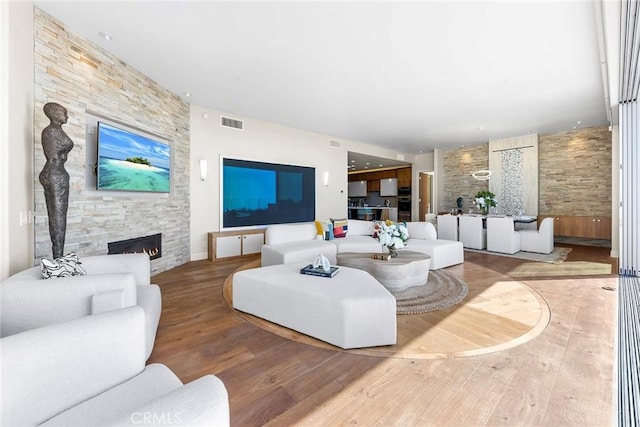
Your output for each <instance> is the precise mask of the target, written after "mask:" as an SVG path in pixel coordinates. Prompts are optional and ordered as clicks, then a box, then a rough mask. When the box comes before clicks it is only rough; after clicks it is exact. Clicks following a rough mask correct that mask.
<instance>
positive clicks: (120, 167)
mask: <svg viewBox="0 0 640 427" xmlns="http://www.w3.org/2000/svg"><path fill="white" fill-rule="evenodd" d="M97 174H98V177H97V188H98V190H123V191H146V192H153V193H168V192H169V191H170V190H171V146H170V145H169V144H166V143H163V142H160V141H156V140H154V139H151V138H147V137H146V136H143V135H141V134H137V133H134V132H131V131H128V130H125V129H120V128H117V127H115V126H112V125H110V124H107V123H104V122H98V164H97Z"/></svg>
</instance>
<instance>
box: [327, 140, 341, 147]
mask: <svg viewBox="0 0 640 427" xmlns="http://www.w3.org/2000/svg"><path fill="white" fill-rule="evenodd" d="M329 147H331V148H340V149H341V148H342V142H340V141H334V140H332V139H330V140H329Z"/></svg>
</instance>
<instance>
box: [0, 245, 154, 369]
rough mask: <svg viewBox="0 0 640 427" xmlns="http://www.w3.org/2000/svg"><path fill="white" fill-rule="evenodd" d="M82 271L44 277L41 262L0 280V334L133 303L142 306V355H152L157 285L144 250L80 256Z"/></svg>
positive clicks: (9, 333) (3, 334) (17, 331)
mask: <svg viewBox="0 0 640 427" xmlns="http://www.w3.org/2000/svg"><path fill="white" fill-rule="evenodd" d="M80 262H82V265H83V267H84V268H85V269H86V271H87V275H86V276H74V277H58V278H51V279H44V278H43V276H42V271H41V270H40V267H33V268H29V269H27V270H24V271H21V272H19V273H16V274H14V275H13V276H11V277H9V278H8V279H6V280H5V281H3V282H2V284H0V336H2V337H5V336H7V335H13V334H17V333H20V332H23V331H27V330H29V329H34V328H39V327H42V326H47V325H51V324H54V323H60V322H66V321H68V320H72V319H77V318H79V317H83V316H89V315H92V314H98V313H102V312H105V311H110V310H116V309H120V308H125V307H129V306H133V305H137V306H140V307H142V308H143V309H144V314H145V318H146V336H145V342H146V349H147V351H146V355H147V358H149V356H150V355H151V352H152V350H153V345H154V343H155V339H156V332H157V330H158V322H159V321H160V312H161V310H162V297H161V294H160V288H159V287H158V286H157V285H153V284H151V264H150V260H149V256H148V255H147V254H121V255H96V256H87V257H82V256H81V257H80Z"/></svg>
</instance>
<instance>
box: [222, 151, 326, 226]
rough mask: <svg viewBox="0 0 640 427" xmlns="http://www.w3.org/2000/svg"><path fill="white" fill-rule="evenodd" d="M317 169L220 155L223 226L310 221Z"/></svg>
mask: <svg viewBox="0 0 640 427" xmlns="http://www.w3.org/2000/svg"><path fill="white" fill-rule="evenodd" d="M315 189H316V171H315V168H312V167H306V166H295V165H283V164H277V163H264V162H255V161H249V160H238V159H228V158H223V159H222V228H224V229H226V228H233V227H247V226H259V225H269V224H284V223H291V222H305V221H313V220H314V219H315V212H316V193H315Z"/></svg>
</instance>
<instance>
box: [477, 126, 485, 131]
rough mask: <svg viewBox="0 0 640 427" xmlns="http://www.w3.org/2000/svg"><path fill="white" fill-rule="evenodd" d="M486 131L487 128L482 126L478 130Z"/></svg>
mask: <svg viewBox="0 0 640 427" xmlns="http://www.w3.org/2000/svg"><path fill="white" fill-rule="evenodd" d="M485 129H486V127H484V126H480V127H479V128H478V130H485Z"/></svg>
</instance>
